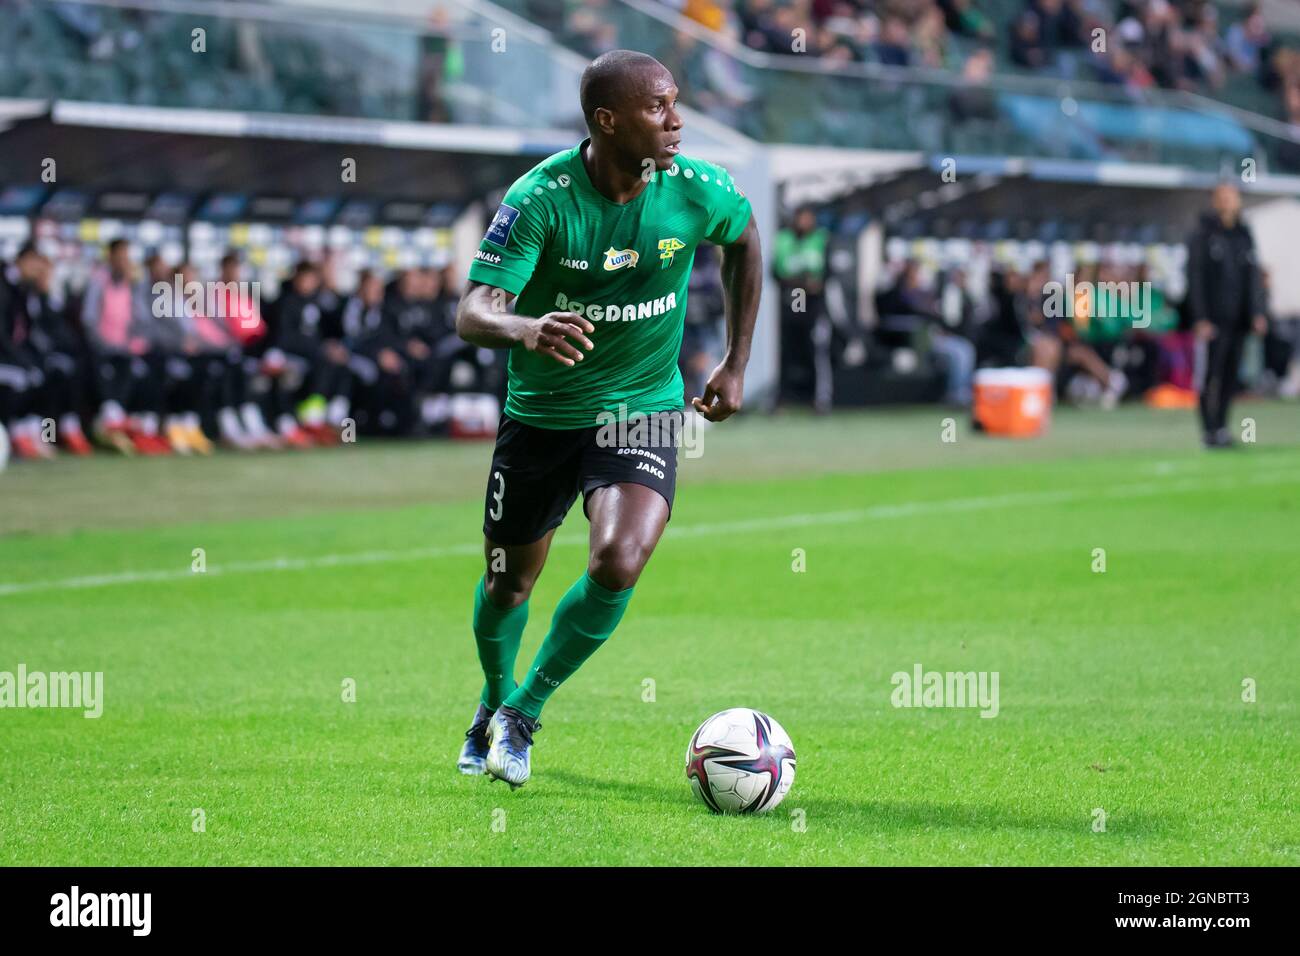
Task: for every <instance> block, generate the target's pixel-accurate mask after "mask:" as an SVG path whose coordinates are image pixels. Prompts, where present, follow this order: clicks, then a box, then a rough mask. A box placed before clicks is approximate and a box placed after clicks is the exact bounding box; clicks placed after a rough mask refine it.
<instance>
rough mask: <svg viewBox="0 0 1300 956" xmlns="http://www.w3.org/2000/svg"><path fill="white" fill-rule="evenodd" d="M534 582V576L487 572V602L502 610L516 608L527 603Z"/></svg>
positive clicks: (535, 577) (535, 578)
mask: <svg viewBox="0 0 1300 956" xmlns="http://www.w3.org/2000/svg"><path fill="white" fill-rule="evenodd" d="M536 580H537V576H536V575H535V574H530V575H525V574H518V573H515V574H511V573H508V572H505V571H498V572H495V573H493V572H488V575H487V595H488V600H489V601H491V602H492V603H493V604H495V605H496V606H497V607H499V608H502V609H508V608H512V607H518V606H519V605H521V604H523V603H524V602H525V601H527V600H528V596H529V595H530V594H532V593H533V584H534V583H535V582H536Z"/></svg>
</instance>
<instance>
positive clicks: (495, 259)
mask: <svg viewBox="0 0 1300 956" xmlns="http://www.w3.org/2000/svg"><path fill="white" fill-rule="evenodd" d="M474 258H475V259H478V260H479V261H480V262H486V263H487V264H488V265H490V266H499V265H501V257H500V256H499V255H497V254H496V253H495V252H488V251H487V250H486V249H480V250H479V251H478V252H476V253H474Z"/></svg>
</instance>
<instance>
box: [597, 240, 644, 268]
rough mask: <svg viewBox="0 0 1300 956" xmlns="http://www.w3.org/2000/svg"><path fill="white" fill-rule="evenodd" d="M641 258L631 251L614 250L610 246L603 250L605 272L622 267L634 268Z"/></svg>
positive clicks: (637, 253) (638, 254)
mask: <svg viewBox="0 0 1300 956" xmlns="http://www.w3.org/2000/svg"><path fill="white" fill-rule="evenodd" d="M640 258H641V254H640V253H639V252H636V251H635V250H633V249H615V248H614V247H613V246H610V247H609V248H608V249H606V250H605V271H606V272H613V271H614V270H616V269H621V268H623V267H624V266H631V267H632V268H633V269H635V268H636V261H637V260H638V259H640Z"/></svg>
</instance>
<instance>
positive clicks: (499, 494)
mask: <svg viewBox="0 0 1300 956" xmlns="http://www.w3.org/2000/svg"><path fill="white" fill-rule="evenodd" d="M492 477H493V479H494V480H496V481H499V482H501V485H500V487H498V488H497V490H496V491H495V492H493V494H492V500H493V501H495V502H496V504H495V505H494V506H493V507H491V508H489V509H488V517H489V518H491V519H492V520H493V521H500V520H501V515H502V514H503V513H504V511H505V505H504V503H503V502H502V500H501V499H502V498H504V497H505V494H506V479H505V476H504V475H502V474H501V472H499V471H494V472H492Z"/></svg>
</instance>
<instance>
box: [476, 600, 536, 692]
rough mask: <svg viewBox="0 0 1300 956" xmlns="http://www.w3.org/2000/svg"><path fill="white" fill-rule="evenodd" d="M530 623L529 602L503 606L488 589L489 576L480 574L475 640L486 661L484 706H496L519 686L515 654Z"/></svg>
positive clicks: (482, 658) (484, 667) (479, 656)
mask: <svg viewBox="0 0 1300 956" xmlns="http://www.w3.org/2000/svg"><path fill="white" fill-rule="evenodd" d="M527 623H528V602H527V601H525V602H524V603H523V604H521V605H519V606H518V607H511V608H499V607H497V606H496V605H495V604H493V603H492V600H491V599H490V598H489V597H488V593H487V576H486V575H484V576H483V577H482V578H479V582H478V590H476V591H475V592H474V641H475V643H477V644H478V659H479V663H480V664H482V665H483V676H484V677H485V678H486V682H485V683H484V684H483V697H482V701H483V706H484V707H486V708H487V709H488V710H496V709H497V708H498V707H500V706H501V701H502V700H504V699H505V697H506V695H507V694H509V693H510V692H511V691H512V690H514V689H515V686H516V685H515V658H516V657H517V656H518V655H519V641H520V639H521V638H522V637H523V636H524V625H525V624H527Z"/></svg>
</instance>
